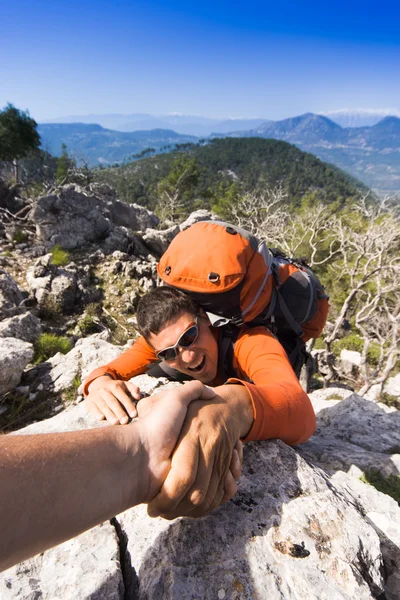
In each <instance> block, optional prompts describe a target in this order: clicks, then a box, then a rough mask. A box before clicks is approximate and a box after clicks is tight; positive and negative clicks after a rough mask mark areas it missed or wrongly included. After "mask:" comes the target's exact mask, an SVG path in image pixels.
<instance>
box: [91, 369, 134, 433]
mask: <svg viewBox="0 0 400 600" xmlns="http://www.w3.org/2000/svg"><path fill="white" fill-rule="evenodd" d="M132 396H134V397H137V396H139V397H140V390H139V388H138V387H137V386H136V385H134V384H132V383H130V382H127V383H125V382H124V381H119V380H111V379H109V380H107V381H106V383H105V384H104V385H103V386H102V387H100V388H97V389H95V390H94V391H93V392H91V393H89V396H87V398H86V406H87V408H88V410H89V411H90V412H91V413H92V414H93V415H94V416H95V417H97V418H98V419H99V420H101V419H104V418H106V419H107V421H108V422H109V423H111V424H112V425H116V424H117V423H120V424H121V425H125V424H126V423H128V422H129V418H134V417H136V416H137V410H136V405H135V400H134V399H133V398H132Z"/></svg>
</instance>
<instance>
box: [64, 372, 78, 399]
mask: <svg viewBox="0 0 400 600" xmlns="http://www.w3.org/2000/svg"><path fill="white" fill-rule="evenodd" d="M80 385H81V378H80V377H79V376H78V375H76V376H75V377H74V380H73V382H72V384H71V385H70V387H69V388H67V389H66V390H64V391H63V392H62V394H61V397H62V401H63V404H64V406H65V405H67V404H72V402H74V400H75V399H76V396H77V393H78V388H79V386H80Z"/></svg>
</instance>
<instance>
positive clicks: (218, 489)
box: [86, 378, 243, 519]
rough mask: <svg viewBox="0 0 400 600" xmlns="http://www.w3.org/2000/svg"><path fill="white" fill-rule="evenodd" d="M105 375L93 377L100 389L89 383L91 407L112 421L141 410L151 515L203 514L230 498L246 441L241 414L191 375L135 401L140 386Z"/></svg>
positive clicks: (173, 516) (95, 412)
mask: <svg viewBox="0 0 400 600" xmlns="http://www.w3.org/2000/svg"><path fill="white" fill-rule="evenodd" d="M101 379H103V381H102V382H101V383H102V384H103V385H100V382H97V381H96V380H95V382H93V383H97V385H96V386H95V387H96V389H93V387H92V386H93V384H91V386H90V394H89V396H88V397H87V399H86V404H87V406H88V409H89V410H90V412H92V413H93V414H95V415H96V416H97V417H98V418H104V416H105V417H106V418H107V419H108V420H109V421H110V422H111V423H114V424H115V423H118V422H119V423H124V422H126V421H127V420H128V419H126V421H125V418H124V417H126V412H129V413H131V414H136V412H137V414H138V416H139V419H138V421H137V423H136V425H138V426H139V428H140V435H141V439H142V443H143V445H144V447H145V448H146V449H147V452H148V456H149V459H148V461H149V468H150V469H149V470H150V473H151V474H152V477H151V479H150V482H149V484H148V490H147V491H146V494H145V499H146V501H149V506H148V512H149V515H150V516H162V517H164V518H167V519H174V518H176V517H178V516H191V517H200V516H203V515H205V514H207V513H209V512H210V511H212V510H213V509H214V508H216V507H217V506H219V505H220V504H222V503H224V502H227V501H228V500H229V499H230V498H232V496H233V495H234V494H235V493H236V491H237V485H236V480H237V479H238V478H239V476H240V473H241V466H242V458H243V455H242V444H241V442H240V440H239V437H240V431H239V430H238V427H237V423H236V421H237V420H236V419H234V418H232V411H231V410H230V408H229V404H228V403H227V402H226V401H225V400H224V399H223V398H222V397H221V396H219V395H217V394H216V393H215V391H214V390H213V389H212V388H208V387H206V386H204V385H203V384H202V383H201V382H199V381H191V382H188V383H186V384H185V385H183V386H180V387H177V388H173V389H170V390H167V391H161V392H159V393H158V394H156V395H154V396H151V397H148V398H143V399H141V400H140V402H138V404H137V405H136V407H135V404H134V401H133V399H132V397H130V396H133V398H134V399H135V400H137V399H139V398H140V391H139V389H138V388H137V386H134V385H133V384H131V383H125V382H122V381H114V380H112V379H110V378H101ZM122 400H123V405H122ZM128 400H129V402H128ZM186 410H187V412H186ZM125 411H126V412H125ZM182 411H184V412H182ZM184 413H185V416H183V415H184ZM121 419H123V420H121ZM176 440H177V441H176ZM171 442H172V443H171ZM171 454H172V456H171Z"/></svg>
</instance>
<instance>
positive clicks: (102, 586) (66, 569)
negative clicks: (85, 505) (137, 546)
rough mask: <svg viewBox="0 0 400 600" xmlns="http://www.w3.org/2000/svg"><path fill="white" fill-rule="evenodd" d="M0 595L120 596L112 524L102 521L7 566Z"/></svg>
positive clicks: (9, 599)
mask: <svg viewBox="0 0 400 600" xmlns="http://www.w3.org/2000/svg"><path fill="white" fill-rule="evenodd" d="M83 557H85V558H84V560H82V558H83ZM99 565H102V568H101V570H99ZM0 597H1V598H2V600H16V599H17V598H18V599H20V600H28V599H29V600H33V599H34V598H35V599H39V598H40V600H54V599H55V598H59V599H61V598H65V599H68V600H83V599H89V598H90V599H91V600H103V599H107V600H124V584H123V579H122V573H121V567H120V563H119V546H118V537H117V534H116V531H115V528H114V527H113V526H112V525H111V524H110V523H109V522H106V523H103V524H102V525H100V526H98V527H96V528H95V529H91V530H90V531H87V532H85V533H83V534H82V535H79V536H78V537H76V538H74V539H72V540H70V541H69V542H66V543H64V544H61V545H60V546H57V547H56V548H53V549H52V550H49V551H48V552H44V553H43V554H39V555H38V556H36V557H35V558H33V559H31V560H29V561H26V562H23V563H21V564H20V565H17V566H15V567H13V568H11V569H8V570H7V571H5V572H4V573H3V574H1V575H0Z"/></svg>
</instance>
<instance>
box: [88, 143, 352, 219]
mask: <svg viewBox="0 0 400 600" xmlns="http://www.w3.org/2000/svg"><path fill="white" fill-rule="evenodd" d="M95 177H96V179H99V180H100V181H106V182H108V183H110V184H111V185H113V186H114V187H115V188H116V189H117V191H118V195H119V197H120V198H121V199H123V200H125V201H127V202H137V203H139V204H142V205H145V206H148V207H149V208H151V209H156V208H157V205H158V204H159V202H160V198H161V197H162V196H163V195H164V196H165V194H166V193H167V194H168V195H169V196H170V197H172V196H173V195H174V194H175V195H179V199H180V201H181V203H183V204H185V206H184V207H183V208H184V212H189V211H190V210H192V209H193V208H199V207H201V208H209V207H210V206H215V205H216V204H218V203H220V202H221V201H222V202H223V201H224V199H226V198H229V197H232V196H239V195H240V194H243V193H246V192H249V191H254V190H257V189H258V190H262V189H264V188H266V187H271V186H273V187H275V186H276V185H278V184H282V185H283V186H284V187H285V189H286V190H287V193H288V199H289V201H290V202H293V203H298V202H299V201H300V199H301V198H302V197H303V196H304V195H305V194H307V193H313V194H314V195H316V196H317V197H318V198H319V199H320V200H322V201H324V202H328V203H329V202H333V201H335V202H339V203H341V202H345V200H346V199H348V198H351V197H354V196H355V195H357V193H358V190H359V189H360V188H362V187H363V186H362V184H361V183H359V182H357V181H356V180H354V179H352V178H351V177H350V176H348V175H347V174H345V173H344V172H342V171H340V170H339V169H337V168H336V167H334V166H332V165H329V164H326V163H324V162H322V161H321V160H319V159H318V158H316V157H315V156H313V155H312V154H307V153H305V152H302V151H301V150H299V149H298V148H296V147H295V146H293V145H291V144H288V143H286V142H281V141H276V140H265V139H261V138H225V139H214V140H212V141H211V142H210V143H207V144H183V145H180V146H178V151H176V152H172V153H170V154H164V155H158V156H153V157H151V158H145V159H142V160H139V161H136V162H132V163H129V164H127V165H123V166H121V167H114V168H111V169H101V170H98V171H96V172H95Z"/></svg>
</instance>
